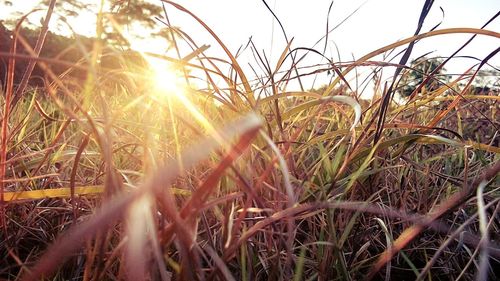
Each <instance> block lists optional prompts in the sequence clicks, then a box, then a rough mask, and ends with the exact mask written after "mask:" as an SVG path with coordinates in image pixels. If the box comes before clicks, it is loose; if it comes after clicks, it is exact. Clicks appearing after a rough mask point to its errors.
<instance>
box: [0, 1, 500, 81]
mask: <svg viewBox="0 0 500 281" xmlns="http://www.w3.org/2000/svg"><path fill="white" fill-rule="evenodd" d="M92 1H95V0H92ZM27 2H29V3H33V2H32V1H22V2H20V1H16V5H17V6H16V7H17V8H19V7H21V6H24V7H23V8H24V10H29V9H30V8H32V7H28V6H30V5H32V4H28V3H27ZM151 2H155V1H151ZM175 2H176V3H179V4H181V5H183V6H184V7H186V8H187V9H188V10H190V11H191V12H193V13H194V14H195V15H197V16H198V17H199V18H201V19H202V20H203V21H205V23H206V24H207V25H208V26H210V27H211V28H212V29H213V30H214V31H215V33H216V34H217V35H218V36H219V37H220V38H221V39H222V40H223V42H224V43H225V44H226V45H227V46H228V47H229V49H230V50H231V52H233V54H234V53H236V51H237V50H238V48H239V47H240V46H245V45H246V43H247V42H248V39H249V38H250V37H252V39H253V42H254V43H255V46H256V47H257V49H258V51H259V52H261V53H262V52H263V51H264V52H265V53H266V56H267V57H268V58H270V59H271V65H275V62H276V60H277V59H278V58H279V56H280V54H281V52H282V51H283V49H284V48H285V46H286V43H285V40H284V36H283V33H282V32H281V29H280V27H279V25H278V24H277V22H276V21H275V20H274V19H273V17H272V15H271V13H270V12H269V11H268V10H267V8H266V7H265V5H264V3H263V2H262V1H260V0H253V1H250V0H246V1H234V0H211V1H192V0H191V1H189V0H177V1H175ZM158 3H159V2H158ZM267 3H268V4H269V6H270V7H271V8H272V9H273V10H274V12H275V14H276V15H277V17H278V18H279V19H280V21H281V23H282V24H283V26H284V29H285V31H286V33H287V36H288V38H289V39H290V38H292V37H293V38H294V42H293V45H292V48H293V47H314V48H315V49H316V50H318V51H320V52H321V51H322V50H323V47H324V44H325V43H324V41H321V43H319V44H318V45H316V46H314V44H315V43H316V42H317V41H318V40H319V39H321V38H322V37H323V36H324V35H325V34H326V22H327V13H328V7H329V6H330V3H331V0H314V1H299V0H267ZM423 3H424V1H423V0H405V1H401V0H367V1H365V0H336V1H334V3H333V7H332V11H331V13H330V17H329V20H330V22H329V28H332V27H334V26H336V25H338V24H339V23H340V22H342V21H343V20H344V19H345V18H346V17H347V16H348V15H349V14H350V13H352V12H353V11H354V10H355V9H357V8H358V7H360V8H359V10H358V11H357V12H356V13H355V14H354V15H353V16H352V17H351V18H349V19H347V20H346V21H345V22H344V23H343V24H342V25H340V26H339V27H338V28H337V29H335V30H334V31H333V32H331V33H330V34H329V38H328V45H327V50H326V55H327V57H330V58H333V60H334V61H350V60H352V58H353V57H354V58H360V57H361V56H363V55H365V54H367V53H369V52H371V51H373V50H375V49H378V48H380V47H383V46H385V45H387V44H390V43H393V42H395V41H397V40H400V39H403V38H406V37H410V36H411V35H412V34H413V33H414V31H415V28H416V25H417V22H418V17H419V15H420V11H421V8H422V5H423ZM440 7H441V8H442V9H443V10H444V17H443V13H442V12H441V10H440V9H439V8H440ZM167 11H168V13H169V17H170V21H171V23H172V24H173V25H174V26H178V27H180V28H181V29H182V30H183V31H184V32H186V33H187V34H189V35H190V36H191V37H192V38H193V39H194V40H195V41H196V42H197V43H198V44H199V45H200V46H201V45H203V44H210V45H211V48H210V49H209V50H208V51H207V54H209V55H211V56H217V57H224V58H225V56H224V55H223V53H222V49H221V48H220V47H218V46H217V44H216V43H215V41H214V40H213V39H212V38H211V37H210V35H209V34H208V33H207V32H206V31H205V30H204V29H203V28H202V27H201V26H200V25H199V24H198V23H197V22H195V20H194V19H192V18H191V17H189V16H188V15H186V14H185V13H182V12H180V11H178V10H176V9H175V8H173V7H172V6H169V5H167ZM499 11H500V1H498V0H436V1H435V3H434V5H433V8H432V10H431V13H430V16H429V17H428V18H427V19H426V25H425V27H424V29H423V31H428V30H429V29H430V28H431V27H433V26H434V25H436V24H438V23H439V22H441V21H442V24H441V26H440V27H439V29H442V28H450V27H475V28H479V27H481V26H482V25H483V24H484V23H485V22H486V21H488V20H489V19H490V18H491V17H492V16H494V15H495V14H496V13H497V12H499ZM6 13H8V9H0V18H5V17H6V15H8V14H6ZM89 22H91V20H89V18H80V19H77V20H76V21H75V24H74V29H75V30H76V31H77V32H81V33H85V34H89V32H91V31H92V29H93V27H92V25H91V24H89ZM486 29H489V30H493V31H496V32H500V19H498V18H497V19H496V20H495V21H494V22H492V23H491V24H490V25H489V26H488V27H487V28H486ZM469 37H470V35H444V36H439V37H433V38H431V39H424V40H422V41H421V42H419V43H418V44H417V46H416V48H415V49H414V52H413V57H417V56H420V55H423V54H425V53H428V52H434V53H433V55H435V56H438V55H442V56H448V55H450V54H452V53H453V51H454V50H456V49H457V48H459V47H460V46H461V45H462V44H463V43H464V42H465V41H466V40H467V39H468V38H469ZM499 43H500V41H499V39H494V38H485V37H484V36H479V37H478V38H477V39H476V40H475V41H473V42H472V43H471V44H470V45H469V46H468V47H467V48H466V49H465V50H464V51H462V52H461V53H460V54H459V55H469V56H474V57H477V58H479V59H482V58H484V57H485V56H487V55H488V54H489V53H491V52H492V51H494V50H495V49H496V48H498V47H499V46H500V44H499ZM135 45H136V46H138V47H139V48H141V49H142V51H152V52H161V51H162V50H163V48H164V47H165V45H163V44H160V43H158V42H156V41H154V42H152V41H145V42H137V43H136V44H135ZM336 46H337V47H338V52H339V54H340V58H339V56H338V54H337V50H336V49H335V48H336ZM187 53H189V51H188V50H186V54H187ZM241 62H242V64H243V65H246V64H247V63H251V64H252V65H254V67H255V66H256V63H255V60H254V58H253V56H252V53H251V52H250V51H248V50H247V51H246V53H245V54H243V55H242V56H241ZM320 62H323V63H324V61H322V60H321V58H320V57H318V56H316V55H313V54H310V55H309V60H308V61H306V62H305V63H304V64H303V66H305V65H312V64H316V63H320ZM394 62H397V61H394ZM476 63H477V62H476V61H474V60H471V59H455V60H454V61H452V62H451V63H450V64H449V65H448V66H447V69H448V72H449V73H456V72H460V71H464V70H465V69H466V68H468V67H470V66H472V65H474V64H476ZM490 63H492V64H493V65H496V66H500V56H498V55H497V56H496V57H494V58H493V59H492V60H490ZM388 72H391V73H392V70H390V71H388ZM319 78H320V80H321V79H326V74H325V75H324V77H319Z"/></svg>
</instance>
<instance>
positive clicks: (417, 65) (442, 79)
mask: <svg viewBox="0 0 500 281" xmlns="http://www.w3.org/2000/svg"><path fill="white" fill-rule="evenodd" d="M442 62H443V61H442V60H441V59H439V58H427V57H421V58H418V59H415V60H413V61H412V62H411V64H410V69H409V70H408V71H405V72H403V74H402V77H401V80H400V81H399V87H398V89H397V92H398V93H399V94H400V95H401V96H403V97H408V96H409V95H411V93H413V91H415V89H416V88H417V87H418V86H419V85H420V84H422V83H423V82H424V80H425V79H426V78H427V77H428V76H429V75H430V74H431V73H432V72H433V71H434V70H436V68H437V67H438V66H439V65H441V63H442ZM445 72H446V69H445V68H441V69H440V70H439V71H438V72H437V73H435V74H434V75H433V77H431V78H430V79H429V80H428V82H427V83H426V84H425V85H424V88H425V90H427V91H435V90H437V89H438V88H439V87H440V86H441V85H443V83H446V82H448V81H449V79H450V76H449V75H446V74H444V73H445Z"/></svg>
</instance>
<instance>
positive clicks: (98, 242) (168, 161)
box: [0, 1, 500, 281]
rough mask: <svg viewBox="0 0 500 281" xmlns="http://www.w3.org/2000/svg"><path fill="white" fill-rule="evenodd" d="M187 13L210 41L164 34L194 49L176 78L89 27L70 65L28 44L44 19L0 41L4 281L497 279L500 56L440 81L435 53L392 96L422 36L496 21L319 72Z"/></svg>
mask: <svg viewBox="0 0 500 281" xmlns="http://www.w3.org/2000/svg"><path fill="white" fill-rule="evenodd" d="M164 2H165V3H167V4H168V5H170V6H171V7H174V8H175V9H177V10H178V11H179V12H182V13H187V14H190V13H191V12H190V11H188V10H186V9H184V8H183V7H182V6H180V5H178V4H175V3H172V2H170V1H164ZM428 2H430V1H426V3H428ZM49 13H50V10H49ZM425 13H426V12H425V7H424V10H423V11H422V15H423V18H425ZM497 15H498V14H497ZM192 16H193V17H192V18H193V24H199V25H201V26H204V28H205V29H206V32H207V33H209V34H210V35H211V36H212V37H213V38H214V39H215V40H216V41H217V42H218V45H217V46H213V45H212V46H210V47H208V46H207V45H204V42H196V41H195V40H194V39H193V38H194V37H192V36H190V35H189V34H185V33H183V32H182V30H181V29H175V28H171V29H169V31H170V32H171V33H172V34H171V37H170V38H171V39H172V40H173V44H172V46H174V47H173V48H176V46H178V45H181V44H184V45H188V46H190V48H191V50H190V51H189V52H187V53H186V54H183V55H180V54H179V55H178V56H171V57H170V56H163V55H162V56H160V55H157V56H155V60H160V61H167V62H168V63H169V64H170V65H171V68H172V69H171V70H170V71H171V72H172V73H173V74H172V75H171V74H167V73H162V72H158V71H155V70H154V68H153V67H152V62H151V60H146V59H141V58H136V57H135V58H132V59H131V56H130V55H129V56H127V55H125V54H124V53H122V52H108V51H106V50H108V49H107V47H108V46H106V45H104V44H103V42H102V41H99V40H94V41H89V42H91V44H90V43H89V44H87V43H82V42H75V43H74V45H73V46H68V48H75V49H77V50H85V51H84V52H82V56H81V59H79V60H78V61H77V62H71V63H69V62H68V61H66V60H64V55H63V54H62V52H61V54H59V55H60V57H57V56H56V57H49V58H47V57H45V58H44V57H40V49H41V46H38V45H39V44H42V43H43V40H41V38H43V37H44V36H45V35H44V33H46V32H47V31H48V30H47V25H46V24H44V25H43V26H42V28H41V29H40V32H39V35H38V41H39V42H40V43H37V44H36V46H35V45H32V46H30V44H29V43H28V42H27V41H26V39H25V38H23V36H21V35H20V33H19V32H16V28H17V30H20V28H21V26H22V22H23V20H24V19H23V18H19V19H18V21H17V22H18V23H19V24H18V26H15V27H14V28H13V32H12V37H11V39H12V40H11V42H10V45H9V51H8V52H2V53H0V59H2V60H3V61H5V62H6V63H7V64H6V65H5V69H6V71H5V79H4V77H1V78H0V79H1V82H2V84H1V86H2V87H1V92H2V95H1V96H0V105H1V112H2V119H1V125H0V126H1V143H0V179H2V180H1V182H0V194H1V198H0V199H1V200H0V202H1V205H0V278H1V279H5V280H297V281H298V280H495V279H496V278H498V276H499V274H500V272H499V271H498V268H500V236H499V233H500V229H499V228H500V217H499V215H498V214H499V208H500V181H499V177H498V174H499V171H500V161H499V160H500V148H499V139H500V137H499V128H500V123H499V120H500V118H499V116H500V115H499V109H500V108H499V100H500V97H499V95H498V89H493V88H488V89H487V91H481V92H478V91H475V90H474V81H475V78H476V76H477V75H478V73H479V71H480V70H481V69H482V68H484V67H487V66H488V60H489V59H490V58H491V57H494V56H495V55H497V53H498V51H499V50H500V49H498V48H497V49H496V50H494V51H493V52H492V53H491V54H490V55H489V56H488V57H486V58H478V64H476V65H474V66H472V67H471V69H470V70H469V71H468V72H465V73H461V74H459V75H455V76H452V77H451V78H450V79H444V78H443V76H442V75H440V72H439V68H440V67H442V66H445V65H446V63H447V62H448V61H449V60H450V59H451V58H452V57H453V55H451V56H449V57H447V58H444V59H442V60H441V61H440V65H439V67H438V68H435V69H433V70H432V71H430V72H429V73H421V74H422V75H423V81H420V82H419V83H418V84H417V85H413V86H412V91H411V92H410V93H409V95H407V96H401V95H400V92H401V89H403V88H404V87H405V86H408V85H407V84H410V83H413V82H414V81H412V80H409V79H406V78H405V77H409V75H411V73H412V71H417V72H418V71H419V70H418V69H416V68H415V67H414V66H413V65H411V64H410V61H409V59H408V58H409V56H410V54H411V52H412V48H413V46H414V44H416V42H417V41H419V40H430V39H432V38H433V37H436V36H447V35H449V34H455V33H461V34H464V33H465V34H468V35H469V36H470V37H471V38H474V36H488V37H493V38H497V39H498V38H500V34H499V33H498V32H495V31H492V30H489V29H488V26H486V27H485V28H483V29H479V28H449V29H439V28H438V29H435V30H431V31H422V32H417V34H416V35H415V36H412V37H409V38H405V39H402V40H400V41H398V42H394V43H393V44H390V45H388V46H381V47H380V48H379V49H376V50H373V52H371V53H369V54H367V55H366V56H363V57H361V58H359V59H357V60H355V61H351V62H342V63H337V62H334V61H328V59H326V60H327V61H326V63H324V64H323V65H321V67H318V68H316V70H315V71H313V72H311V71H310V70H309V69H308V68H307V67H303V66H301V65H300V64H299V62H300V60H301V58H302V57H303V56H311V55H313V54H312V53H314V50H310V49H307V48H298V47H299V46H294V44H293V42H290V43H289V44H288V45H287V46H282V47H281V49H282V55H281V56H280V58H279V60H278V62H277V63H276V64H271V63H270V62H269V61H267V60H266V58H265V57H264V56H260V55H259V51H258V48H256V49H255V54H256V58H257V59H258V60H259V62H260V63H261V65H262V66H263V67H262V70H264V71H263V73H259V75H257V76H256V75H254V73H251V72H246V69H247V67H246V66H243V65H240V64H239V61H238V57H237V56H236V55H235V53H232V52H231V51H230V50H229V49H228V48H227V47H226V46H225V45H224V43H223V42H224V37H223V36H219V35H218V34H216V33H215V32H213V31H212V30H211V29H210V27H209V26H207V25H206V24H205V23H204V21H203V19H200V18H198V17H196V16H195V15H192ZM46 18H50V16H49V17H46ZM167 19H168V18H167ZM422 20H423V19H422ZM419 27H421V23H420V24H419ZM98 37H99V34H98ZM467 44H468V42H464V45H467ZM19 48H22V49H23V50H24V51H25V53H22V54H19V53H18V52H17V51H16V50H17V49H19ZM208 48H219V49H221V50H222V51H223V52H224V54H225V55H224V56H221V57H211V56H207V55H206V54H205V53H206V52H207V49H208ZM395 50H397V52H400V53H399V55H398V56H393V58H392V59H391V60H389V59H388V60H387V61H381V60H379V59H378V58H380V56H379V55H381V54H386V53H391V52H392V53H394V52H396V51H395ZM492 50H493V48H492ZM143 55H144V56H145V57H147V56H148V55H147V54H143ZM387 57H391V56H387ZM106 58H111V59H112V60H113V62H114V63H115V65H116V66H115V67H113V68H110V67H109V66H103V65H102V62H103V61H104V60H105V59H106ZM375 58H377V59H375ZM20 63H24V65H25V67H23V71H26V70H28V71H26V73H27V74H25V76H23V72H20V73H19V72H16V71H15V70H16V64H20ZM35 63H36V67H37V69H38V71H41V72H40V73H42V76H41V77H37V79H38V81H39V84H38V85H37V86H33V85H32V84H30V83H29V81H30V74H31V73H30V72H31V70H33V67H35ZM54 67H59V68H61V69H63V70H64V71H62V72H61V73H59V72H57V73H55V72H54V71H53V69H54ZM367 67H371V68H372V69H373V75H371V76H370V81H369V82H370V85H371V87H373V92H374V94H373V96H372V97H371V98H370V99H361V98H360V95H359V93H358V91H357V89H358V87H356V86H355V82H354V81H353V79H351V78H349V77H352V75H353V73H355V72H356V71H358V70H361V69H366V68H367ZM30 69H31V70H30ZM384 69H385V70H384ZM382 70H384V71H389V72H391V73H392V72H394V75H393V76H391V78H390V79H389V80H388V81H383V80H382V78H381V76H380V75H378V74H379V73H380V72H381V71H382ZM327 72H328V73H331V77H332V79H331V82H330V83H329V84H327V85H324V86H322V87H320V88H316V89H299V90H297V89H294V90H288V85H289V84H291V83H297V81H299V80H300V79H304V78H305V77H306V76H312V75H315V74H317V73H323V74H324V73H327ZM75 73H79V74H78V75H76V74H75ZM82 73H83V74H82ZM73 74H74V75H73ZM82 75H83V76H82ZM255 77H257V78H255ZM497 78H498V77H497ZM40 81H41V82H40ZM195 81H196V82H195ZM367 83H368V82H367ZM405 83H407V84H405ZM431 85H432V86H431Z"/></svg>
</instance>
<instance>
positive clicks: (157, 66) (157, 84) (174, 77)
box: [147, 57, 186, 99]
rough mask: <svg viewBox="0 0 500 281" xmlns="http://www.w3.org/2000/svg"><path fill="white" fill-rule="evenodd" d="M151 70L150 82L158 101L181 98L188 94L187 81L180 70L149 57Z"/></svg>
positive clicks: (149, 73)
mask: <svg viewBox="0 0 500 281" xmlns="http://www.w3.org/2000/svg"><path fill="white" fill-rule="evenodd" d="M147 61H148V63H149V66H150V69H149V71H148V75H149V80H150V82H151V83H152V88H151V89H152V91H151V92H152V94H153V97H154V98H156V99H165V98H167V97H179V96H185V94H186V81H185V79H184V77H183V76H182V74H181V73H179V71H178V70H176V69H174V68H173V67H172V65H171V64H169V63H168V62H166V61H164V60H161V59H158V58H154V57H148V58H147Z"/></svg>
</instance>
